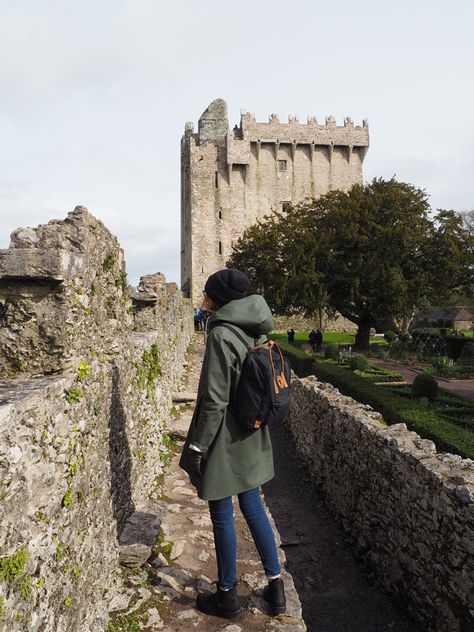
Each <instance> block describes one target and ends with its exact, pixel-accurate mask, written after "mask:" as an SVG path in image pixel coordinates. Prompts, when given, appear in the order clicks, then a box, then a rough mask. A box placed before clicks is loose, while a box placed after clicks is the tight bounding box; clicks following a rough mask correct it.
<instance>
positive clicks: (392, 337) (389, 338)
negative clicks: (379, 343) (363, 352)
mask: <svg viewBox="0 0 474 632" xmlns="http://www.w3.org/2000/svg"><path fill="white" fill-rule="evenodd" d="M383 337H384V338H385V340H386V341H387V342H388V343H389V344H390V343H392V342H393V341H394V340H395V338H396V337H397V334H396V333H395V332H394V331H386V332H385V333H384V335H383Z"/></svg>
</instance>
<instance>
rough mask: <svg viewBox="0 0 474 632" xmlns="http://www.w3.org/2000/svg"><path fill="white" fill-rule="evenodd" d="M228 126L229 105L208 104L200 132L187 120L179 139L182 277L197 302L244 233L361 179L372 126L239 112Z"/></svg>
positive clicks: (199, 124) (218, 101) (185, 286)
mask: <svg viewBox="0 0 474 632" xmlns="http://www.w3.org/2000/svg"><path fill="white" fill-rule="evenodd" d="M240 114H241V116H240V125H235V126H234V127H233V129H231V128H230V127H229V120H228V113H227V103H226V102H225V101H224V100H223V99H216V100H215V101H213V102H212V103H211V104H210V105H209V106H208V107H207V108H206V109H205V110H204V112H203V113H202V115H201V117H200V119H199V123H198V129H197V132H196V131H195V127H194V124H193V123H186V126H185V133H184V135H183V138H182V142H181V181H182V187H181V191H182V202H181V203H182V213H181V231H182V232H181V243H182V251H181V257H182V278H181V284H182V289H183V291H184V292H185V295H187V296H190V297H192V298H193V299H195V300H197V297H198V296H200V291H201V290H202V287H203V286H204V282H205V280H206V278H207V276H208V275H209V274H211V273H212V272H214V271H215V270H218V269H219V268H223V267H224V266H225V264H226V261H227V260H228V258H229V256H230V254H231V252H232V244H233V242H234V241H235V240H236V239H237V238H238V237H240V236H241V235H242V233H243V232H244V230H245V229H246V228H247V227H248V226H250V225H252V224H254V223H255V222H256V221H257V220H262V219H263V218H264V217H266V216H268V215H269V214H270V213H272V212H273V211H275V210H277V209H281V208H283V206H284V205H285V204H286V203H288V202H291V203H295V204H296V203H299V202H302V201H303V200H305V199H308V198H318V197H320V196H321V195H324V194H325V193H327V192H328V191H331V190H334V189H340V190H343V191H347V190H349V189H350V188H351V186H352V185H353V184H355V183H361V182H362V164H363V162H364V158H365V155H366V152H367V149H368V147H369V126H368V123H367V121H366V120H364V121H363V122H362V125H354V123H353V121H352V119H351V118H350V117H346V118H345V119H344V120H343V124H342V125H337V123H336V119H335V118H334V116H327V117H326V119H325V123H324V124H319V123H318V121H317V119H316V117H315V116H308V118H307V121H306V122H305V123H301V122H300V120H299V118H298V117H297V116H295V115H290V116H289V117H288V122H287V123H286V122H285V123H282V122H280V118H279V116H278V114H270V116H269V118H268V122H266V123H263V122H259V121H257V119H256V117H255V114H253V113H251V112H247V111H246V110H241V113H240Z"/></svg>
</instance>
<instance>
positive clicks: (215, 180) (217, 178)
mask: <svg viewBox="0 0 474 632" xmlns="http://www.w3.org/2000/svg"><path fill="white" fill-rule="evenodd" d="M214 185H215V187H216V189H218V188H219V174H218V173H217V171H216V172H215V174H214Z"/></svg>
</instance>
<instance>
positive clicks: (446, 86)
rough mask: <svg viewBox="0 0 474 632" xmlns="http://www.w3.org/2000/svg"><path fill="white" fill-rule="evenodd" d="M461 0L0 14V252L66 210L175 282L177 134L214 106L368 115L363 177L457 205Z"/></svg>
mask: <svg viewBox="0 0 474 632" xmlns="http://www.w3.org/2000/svg"><path fill="white" fill-rule="evenodd" d="M473 24H474V2H473V0H451V1H450V2H446V0H397V2H394V1H393V0H358V2H354V0H332V1H331V2H329V1H327V0H325V1H324V2H322V1H320V0H292V2H289V1H288V0H285V1H281V0H271V1H270V0H269V1H267V0H251V1H250V0H239V1H238V2H236V1H233V2H231V1H230V0H168V1H164V0H99V1H98V0H81V2H77V0H74V1H73V0H0V86H1V99H0V160H1V163H0V248H5V247H7V246H8V243H9V235H10V233H11V231H12V230H13V229H15V228H16V227H18V226H36V225H37V224H39V223H45V222H47V221H48V220H49V219H52V218H64V217H65V216H66V214H67V213H68V212H69V211H71V210H72V209H73V208H74V206H76V205H77V204H84V205H85V206H87V207H88V208H89V210H90V211H91V212H92V213H93V214H94V215H96V216H97V217H99V218H100V219H102V220H103V221H104V222H105V224H106V225H107V226H108V228H109V229H110V230H111V231H112V232H113V233H114V234H116V235H117V236H118V238H119V240H120V242H121V244H122V246H123V247H124V248H125V254H126V259H127V267H128V272H129V277H130V280H131V281H132V282H134V283H136V282H137V280H138V277H139V276H140V275H142V274H148V273H151V272H156V271H161V272H164V273H165V274H166V276H167V278H168V280H175V281H178V282H179V251H180V244H179V222H180V199H179V192H180V182H179V179H180V155H179V146H180V137H181V135H182V133H183V130H184V124H185V122H186V121H194V122H197V120H198V118H199V116H200V114H201V113H202V111H203V110H204V109H205V108H206V107H207V105H208V104H209V103H210V102H211V101H212V100H213V99H215V98H217V97H221V98H224V99H225V100H226V101H227V102H228V105H229V114H230V123H231V127H232V126H233V125H234V124H235V123H238V122H239V113H240V109H241V108H243V109H246V110H248V111H250V112H254V113H255V114H256V115H257V119H258V120H261V121H266V120H268V114H269V113H271V112H276V113H278V114H279V115H280V119H281V120H282V121H283V120H286V117H287V115H288V114H297V115H299V116H300V120H302V121H303V120H304V121H305V120H306V115H308V114H312V115H316V116H317V117H318V119H319V121H320V122H321V121H324V118H325V116H327V115H330V114H333V115H335V116H336V120H337V122H338V124H342V122H343V117H344V116H351V117H352V119H353V120H354V123H356V124H361V122H362V119H363V118H368V119H369V125H370V141H371V146H370V149H369V152H368V154H367V158H366V161H365V166H364V178H365V179H366V180H370V179H371V178H373V177H374V176H383V177H387V178H388V177H391V176H392V175H394V174H395V175H396V176H397V178H398V179H400V180H405V181H408V182H411V183H413V184H416V185H417V186H420V187H422V188H425V189H426V190H427V192H428V193H429V194H430V196H431V204H432V206H433V208H454V209H455V210H459V211H462V210H470V209H472V208H474V177H473V175H474V157H473V155H474V153H473V147H474V114H473V108H472V105H473V101H474V99H473V96H474V95H473V92H474V81H473V76H474V37H473V35H472V31H473Z"/></svg>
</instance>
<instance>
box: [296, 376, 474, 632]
mask: <svg viewBox="0 0 474 632" xmlns="http://www.w3.org/2000/svg"><path fill="white" fill-rule="evenodd" d="M292 393H293V401H292V404H291V412H290V415H289V416H288V418H287V420H286V423H287V425H288V427H289V429H290V431H291V433H292V435H293V437H294V439H295V442H296V445H297V450H298V452H299V454H300V456H301V458H302V460H303V461H304V463H305V465H306V466H307V468H308V470H309V472H310V474H311V477H312V479H313V480H314V482H315V484H316V486H317V487H318V489H319V490H320V491H322V493H323V494H324V496H325V498H326V500H327V502H328V504H329V506H330V507H331V509H332V510H333V511H334V512H335V513H336V514H337V515H338V516H339V517H340V519H341V522H342V525H343V527H344V529H345V530H346V531H347V532H348V533H349V534H350V535H351V539H352V540H353V544H354V548H355V550H356V551H357V553H358V556H360V557H362V558H363V559H364V560H365V561H366V563H367V565H368V566H369V567H370V568H371V569H373V570H375V572H376V574H377V576H378V578H379V580H380V581H381V583H382V584H383V586H384V587H385V588H386V589H387V590H388V591H389V592H390V593H393V594H394V595H395V596H396V597H398V598H399V599H400V602H401V603H402V604H403V605H404V607H405V608H407V609H408V610H409V612H410V613H411V614H412V616H413V617H414V618H415V619H416V620H418V621H419V622H420V623H421V625H422V629H423V630H427V631H429V632H468V631H469V630H473V629H474V590H473V587H474V462H473V461H472V460H469V459H465V460H463V459H461V457H458V456H455V455H450V454H440V453H437V451H436V447H435V445H434V444H433V443H432V442H431V441H428V440H425V439H421V438H420V437H419V436H418V435H417V434H416V433H414V432H410V431H408V430H407V428H406V426H405V424H397V425H393V426H387V425H385V424H384V422H383V419H382V417H381V415H380V414H379V413H375V412H374V411H372V409H371V408H370V407H369V406H365V405H363V404H359V403H357V402H355V401H354V400H352V399H351V398H349V397H345V396H343V395H341V394H340V393H339V391H338V390H337V389H335V388H334V387H332V386H331V385H329V384H324V383H321V382H318V380H317V379H316V378H315V377H313V376H311V377H308V378H305V379H302V380H295V381H294V382H293V385H292Z"/></svg>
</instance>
